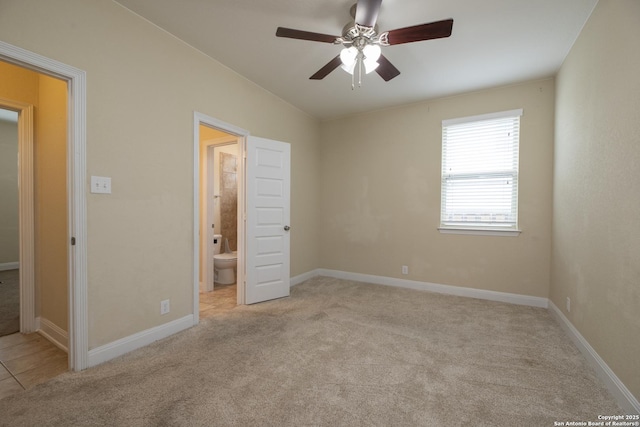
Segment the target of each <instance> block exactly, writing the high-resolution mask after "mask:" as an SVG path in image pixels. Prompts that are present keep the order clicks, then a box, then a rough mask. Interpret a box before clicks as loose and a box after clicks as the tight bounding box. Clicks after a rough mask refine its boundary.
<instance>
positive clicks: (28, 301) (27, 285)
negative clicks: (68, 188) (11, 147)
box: [0, 98, 36, 334]
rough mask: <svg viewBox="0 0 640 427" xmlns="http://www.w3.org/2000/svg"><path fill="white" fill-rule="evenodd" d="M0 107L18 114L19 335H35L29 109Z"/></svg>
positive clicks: (1, 103)
mask: <svg viewBox="0 0 640 427" xmlns="http://www.w3.org/2000/svg"><path fill="white" fill-rule="evenodd" d="M0 107H2V108H4V109H8V110H13V111H16V112H17V113H18V161H19V164H18V222H19V224H18V236H19V237H18V241H19V248H20V254H19V259H18V261H19V268H20V273H19V279H18V280H19V284H20V332H22V333H23V334H27V333H30V332H35V331H36V304H35V302H36V285H35V279H34V278H35V238H34V236H35V234H34V233H35V232H34V218H33V215H34V214H33V213H34V207H33V206H34V202H33V200H34V199H33V105H30V104H25V103H23V102H19V101H14V100H11V99H4V98H0Z"/></svg>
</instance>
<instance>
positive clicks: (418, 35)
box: [387, 19, 453, 45]
mask: <svg viewBox="0 0 640 427" xmlns="http://www.w3.org/2000/svg"><path fill="white" fill-rule="evenodd" d="M452 28H453V19H446V20H444V21H437V22H430V23H428V24H421V25H414V26H412V27H406V28H399V29H397V30H391V31H389V35H388V36H387V37H388V40H389V44H390V45H394V44H402V43H411V42H419V41H422V40H432V39H441V38H445V37H449V36H450V35H451V30H452Z"/></svg>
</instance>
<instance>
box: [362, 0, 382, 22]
mask: <svg viewBox="0 0 640 427" xmlns="http://www.w3.org/2000/svg"><path fill="white" fill-rule="evenodd" d="M381 4H382V0H358V3H357V5H356V24H358V25H362V26H364V27H373V26H375V25H376V21H377V20H378V12H380V5H381Z"/></svg>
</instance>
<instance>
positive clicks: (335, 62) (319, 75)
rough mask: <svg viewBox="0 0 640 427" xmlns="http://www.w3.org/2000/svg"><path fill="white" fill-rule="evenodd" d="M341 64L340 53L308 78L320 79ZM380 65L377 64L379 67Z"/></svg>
mask: <svg viewBox="0 0 640 427" xmlns="http://www.w3.org/2000/svg"><path fill="white" fill-rule="evenodd" d="M340 64H342V61H341V60H340V55H338V56H336V57H335V58H333V59H332V60H331V61H329V63H328V64H327V65H325V66H324V67H322V68H320V69H319V70H318V71H317V72H316V73H315V74H314V75H313V76H311V77H309V79H310V80H322V79H324V78H325V77H327V76H328V75H329V73H330V72H332V71H333V70H335V69H336V68H338V67H339V66H340ZM379 67H380V66H378V68H379Z"/></svg>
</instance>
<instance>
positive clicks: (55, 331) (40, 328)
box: [36, 317, 69, 353]
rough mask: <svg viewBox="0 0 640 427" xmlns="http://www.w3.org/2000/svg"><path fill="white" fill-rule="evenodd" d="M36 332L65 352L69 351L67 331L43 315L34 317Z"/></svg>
mask: <svg viewBox="0 0 640 427" xmlns="http://www.w3.org/2000/svg"><path fill="white" fill-rule="evenodd" d="M36 332H38V333H39V334H40V335H42V336H44V337H45V338H46V339H47V340H49V341H51V342H52V343H53V345H55V346H56V347H58V348H59V349H60V350H62V351H64V352H65V353H68V352H69V334H68V333H67V331H65V330H64V329H62V328H61V327H59V326H58V325H56V324H55V323H53V322H51V321H50V320H49V319H45V318H44V317H36Z"/></svg>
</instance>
